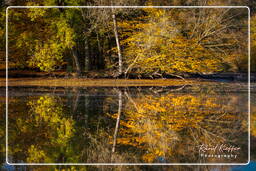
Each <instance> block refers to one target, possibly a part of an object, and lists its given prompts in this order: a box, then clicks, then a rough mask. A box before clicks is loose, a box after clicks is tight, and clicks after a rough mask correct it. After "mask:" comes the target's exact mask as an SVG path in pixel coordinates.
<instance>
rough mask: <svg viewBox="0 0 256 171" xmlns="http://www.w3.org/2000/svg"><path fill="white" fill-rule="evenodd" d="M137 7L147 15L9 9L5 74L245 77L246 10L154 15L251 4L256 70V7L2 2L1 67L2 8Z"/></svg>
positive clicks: (220, 0) (171, 1)
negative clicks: (231, 74)
mask: <svg viewBox="0 0 256 171" xmlns="http://www.w3.org/2000/svg"><path fill="white" fill-rule="evenodd" d="M10 5H11V6H17V5H20V6H54V5H55V6H56V5H58V6H68V5H73V6H78V5H79V6H92V5H95V6H99V5H105V6H109V5H114V6H117V5H120V6H123V5H127V6H133V5H140V6H149V7H148V8H115V7H113V8H110V7H109V8H27V9H24V8H23V9H19V8H11V9H9V10H8V22H9V24H8V46H9V47H8V54H9V55H8V62H9V63H8V68H9V69H10V70H12V69H14V70H19V71H24V70H25V71H43V72H45V73H57V72H58V73H63V74H64V75H65V76H67V75H70V76H71V75H73V76H85V77H91V76H93V77H94V76H95V75H99V77H118V76H120V77H126V78H127V77H133V76H136V77H142V78H143V77H151V78H155V77H165V76H177V77H180V76H183V75H184V74H191V73H192V74H211V73H220V72H247V70H248V50H247V48H248V9H247V8H194V9H192V8H189V9H188V8H171V9H170V8H152V7H150V6H163V5H168V6H172V5H176V6H193V5H199V6H201V5H203V6H207V5H208V6H210V5H220V6H223V5H226V6H230V5H249V6H250V7H251V33H252V34H251V40H252V45H251V50H252V54H251V69H252V71H256V67H255V66H256V64H255V58H256V57H255V56H256V43H255V42H256V41H255V39H256V15H255V13H254V9H255V6H256V5H255V2H253V1H248V2H247V0H236V1H235V0H229V1H224V0H205V1H196V0H182V1H177V0H168V1H157V2H155V1H150V0H147V1H146V0H132V1H127V0H118V1H115V2H112V1H102V0H78V1H74V0H73V1H67V0H46V1H39V0H5V1H3V2H2V4H1V12H0V21H1V22H0V23H1V25H0V38H1V40H0V41H1V43H0V58H1V59H0V60H1V69H2V70H3V69H4V68H5V22H4V21H5V9H6V7H7V6H10Z"/></svg>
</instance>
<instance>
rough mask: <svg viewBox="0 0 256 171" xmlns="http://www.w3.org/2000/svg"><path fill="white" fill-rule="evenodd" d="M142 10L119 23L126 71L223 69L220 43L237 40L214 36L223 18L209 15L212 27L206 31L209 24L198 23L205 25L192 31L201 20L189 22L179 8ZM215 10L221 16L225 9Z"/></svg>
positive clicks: (163, 71) (196, 71)
mask: <svg viewBox="0 0 256 171" xmlns="http://www.w3.org/2000/svg"><path fill="white" fill-rule="evenodd" d="M144 12H145V13H146V14H145V15H144V16H141V17H138V18H137V19H136V20H134V21H130V20H127V21H125V20H124V21H120V23H119V27H120V28H121V36H122V40H121V44H122V45H123V46H124V52H123V53H124V55H125V57H126V65H127V69H126V73H128V72H141V73H150V74H152V73H159V74H162V73H167V74H168V73H169V74H180V73H189V72H190V73H212V72H218V71H222V70H223V69H224V68H223V66H222V64H223V63H224V60H223V59H224V58H223V51H222V52H221V49H222V47H221V46H234V45H235V44H236V43H237V42H235V41H234V39H232V38H229V39H227V37H226V38H225V37H223V39H224V38H225V39H227V40H228V42H226V43H224V42H223V41H222V40H219V39H216V37H214V35H215V34H216V33H215V32H220V31H219V30H225V28H226V27H225V26H224V25H223V24H220V23H221V21H219V20H221V19H222V18H221V19H219V18H217V16H216V17H215V18H214V16H212V15H211V16H210V17H211V18H209V19H208V20H209V22H212V24H211V25H212V28H211V29H212V30H208V31H207V29H208V27H209V26H208V25H206V23H201V26H200V27H201V28H203V27H205V29H204V30H195V29H200V28H197V27H199V26H197V25H196V24H198V25H199V24H200V23H195V22H194V21H189V20H188V19H187V17H188V16H187V14H186V13H185V12H184V11H181V10H180V11H179V10H165V9H154V8H146V9H144ZM216 12H218V13H219V15H220V14H221V13H224V12H225V11H216ZM187 13H188V12H187ZM206 13H207V12H206ZM218 13H217V14H218ZM185 14H186V15H185ZM188 14H189V13H188ZM208 15H210V14H208ZM181 16H183V18H182V17H181ZM197 17H198V16H197ZM199 17H201V16H199ZM203 17H205V16H203ZM186 20H188V21H186ZM193 27H194V30H193ZM196 31H197V32H198V33H196V34H195V32H196ZM199 33H200V34H199ZM223 35H224V33H223ZM223 44H224V45H223ZM217 48H218V49H219V51H217V50H216V49H217Z"/></svg>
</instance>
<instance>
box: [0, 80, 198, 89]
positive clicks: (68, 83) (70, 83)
mask: <svg viewBox="0 0 256 171" xmlns="http://www.w3.org/2000/svg"><path fill="white" fill-rule="evenodd" d="M195 83H199V80H192V79H189V80H185V81H184V80H181V79H154V80H150V79H86V78H65V79H64V78H10V79H8V85H9V86H50V87H83V86H85V87H89V86H98V87H99V86H104V87H105V86H107V87H108V86H109V87H112V86H114V87H126V86H177V85H184V84H195ZM5 85H6V81H5V78H1V79H0V86H1V87H4V86H5Z"/></svg>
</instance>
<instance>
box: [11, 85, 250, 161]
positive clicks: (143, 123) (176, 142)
mask: <svg viewBox="0 0 256 171" xmlns="http://www.w3.org/2000/svg"><path fill="white" fill-rule="evenodd" d="M247 98H248V97H247V92H246V91H243V90H241V89H239V90H236V91H234V89H226V88H225V87H221V86H220V85H218V86H216V85H212V86H210V85H207V86H185V87H173V88H156V87H155V88H154V87H153V88H150V87H148V88H141V87H140V88H135V87H134V88H131V87H130V88H128V87H127V88H106V87H105V88H96V87H94V88H71V89H68V88H55V89H49V88H42V87H41V88H31V87H28V88H23V89H22V91H21V90H20V89H16V88H10V97H9V115H8V116H9V122H8V123H9V127H8V128H9V132H8V133H9V160H10V161H11V162H14V163H23V162H24V163H40V162H42V163H56V162H58V163H111V162H113V163H128V162H129V163H138V162H143V163H152V162H157V163H173V162H175V163H184V162H195V163H198V162H202V163H205V162H221V163H225V162H230V163H245V162H247V151H248V147H247V144H248V141H247V136H248V135H247V130H248V129H247V118H248V117H247V116H248V113H247V106H248V104H247V103H248V99H247ZM202 144H205V145H212V146H214V145H215V146H216V145H221V144H224V145H229V146H236V147H240V150H238V151H234V152H233V153H232V154H234V155H235V154H236V155H237V157H236V158H227V157H221V158H218V157H202V156H200V154H201V152H200V151H199V148H198V147H199V146H200V145H202ZM215 153H216V151H209V153H208V154H210V155H213V154H215ZM218 154H219V153H218ZM225 154H226V153H225Z"/></svg>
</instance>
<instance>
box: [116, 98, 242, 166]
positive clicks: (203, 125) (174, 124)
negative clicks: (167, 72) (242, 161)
mask: <svg viewBox="0 0 256 171" xmlns="http://www.w3.org/2000/svg"><path fill="white" fill-rule="evenodd" d="M126 105H127V107H126V108H125V110H124V112H123V115H124V119H123V120H121V121H120V130H119V136H118V138H117V144H119V145H126V146H132V147H134V148H138V149H141V150H143V151H144V154H143V155H142V160H143V161H144V162H155V161H157V160H158V159H161V158H164V159H168V158H170V157H172V156H176V155H177V154H179V153H181V154H179V155H182V154H183V153H185V152H184V151H182V150H179V151H178V150H177V149H182V147H179V148H178V147H177V146H179V145H180V143H187V144H188V145H189V146H191V145H192V144H194V146H196V144H198V143H199V142H201V143H202V142H205V141H207V142H208V143H213V142H214V143H217V142H220V143H221V142H224V139H225V138H223V137H221V136H220V135H218V134H216V135H215V133H213V132H215V129H222V128H221V124H223V123H231V122H234V121H235V120H236V119H237V117H238V116H236V115H234V114H232V113H228V112H225V111H224V110H227V109H226V108H225V107H223V105H221V104H219V103H218V102H217V99H216V98H214V97H212V98H211V97H210V98H209V97H208V96H206V95H198V96H194V95H182V94H181V95H178V96H177V95H175V94H172V93H170V94H166V95H162V96H160V97H155V96H151V95H147V96H145V97H143V98H136V99H133V100H130V102H128V103H127V104H126ZM112 117H113V118H115V117H116V116H115V115H113V116H112ZM216 118H218V120H216ZM209 122H210V124H209ZM215 124H218V125H215ZM214 125H215V126H214ZM225 131H227V130H226V129H225ZM225 131H224V132H225ZM195 134H197V135H195ZM200 134H203V135H204V136H203V135H200ZM199 135H200V136H199ZM209 135H211V139H208V140H207V139H206V138H205V137H208V136H209ZM223 135H224V133H223ZM187 136H189V137H190V136H192V137H194V138H195V137H197V136H199V137H197V138H196V139H195V140H193V141H192V140H185V139H186V137H187ZM183 141H185V142H183ZM212 141H213V142H212ZM190 143H192V144H190ZM173 160H175V159H173Z"/></svg>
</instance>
